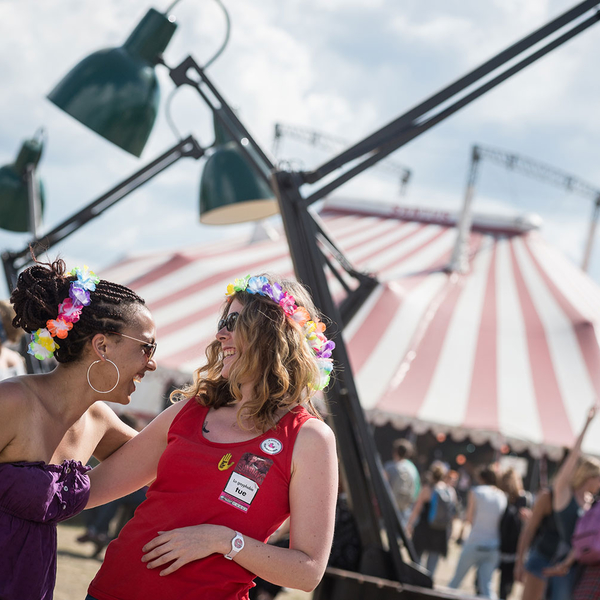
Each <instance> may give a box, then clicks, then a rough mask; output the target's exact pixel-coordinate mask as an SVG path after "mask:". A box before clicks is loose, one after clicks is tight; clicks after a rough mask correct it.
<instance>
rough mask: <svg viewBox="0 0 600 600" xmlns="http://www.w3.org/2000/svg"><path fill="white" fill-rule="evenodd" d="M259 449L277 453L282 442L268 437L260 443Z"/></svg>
mask: <svg viewBox="0 0 600 600" xmlns="http://www.w3.org/2000/svg"><path fill="white" fill-rule="evenodd" d="M260 449H261V450H262V451H263V452H266V453H267V454H279V453H280V452H281V451H282V450H283V444H282V443H281V442H280V441H279V440H276V439H275V438H269V439H268V440H265V441H264V442H262V443H261V445H260Z"/></svg>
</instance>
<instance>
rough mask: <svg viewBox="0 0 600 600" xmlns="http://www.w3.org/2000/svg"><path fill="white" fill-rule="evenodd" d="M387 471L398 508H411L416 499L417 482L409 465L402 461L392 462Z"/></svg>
mask: <svg viewBox="0 0 600 600" xmlns="http://www.w3.org/2000/svg"><path fill="white" fill-rule="evenodd" d="M386 473H387V475H388V479H389V481H390V486H391V488H392V492H393V493H394V498H395V499H396V504H397V506H398V509H399V510H401V511H403V510H406V509H407V508H410V507H411V506H412V505H413V503H414V501H415V496H416V493H415V492H416V491H417V483H416V481H415V479H414V477H413V474H412V473H411V472H410V469H409V467H408V466H407V465H406V464H402V463H390V464H388V465H387V467H386Z"/></svg>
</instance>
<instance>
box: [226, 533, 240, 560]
mask: <svg viewBox="0 0 600 600" xmlns="http://www.w3.org/2000/svg"><path fill="white" fill-rule="evenodd" d="M243 547H244V536H243V535H242V534H241V533H240V532H239V531H236V532H235V535H234V536H233V539H232V540H231V550H230V551H229V552H228V553H227V554H224V555H223V556H224V557H225V558H226V559H227V560H233V557H234V556H235V555H236V554H237V553H238V552H239V551H240V550H242V548H243Z"/></svg>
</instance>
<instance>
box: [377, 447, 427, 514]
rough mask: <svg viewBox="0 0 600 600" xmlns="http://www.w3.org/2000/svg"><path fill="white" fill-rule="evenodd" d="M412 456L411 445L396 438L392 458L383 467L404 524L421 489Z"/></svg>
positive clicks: (412, 449)
mask: <svg viewBox="0 0 600 600" xmlns="http://www.w3.org/2000/svg"><path fill="white" fill-rule="evenodd" d="M413 456H414V448H413V445H412V444H411V443H410V442H409V441H408V440H406V439H403V438H400V439H397V440H395V441H394V445H393V450H392V460H391V461H389V462H387V463H386V464H385V467H384V470H385V474H386V476H387V478H388V481H389V482H390V487H391V488H392V492H393V494H394V499H395V500H396V506H397V507H398V512H399V513H400V519H401V521H402V525H404V526H406V523H407V522H408V519H409V517H410V513H411V512H412V507H413V505H414V503H415V501H416V499H417V497H418V495H419V491H420V489H421V478H420V476H419V471H418V470H417V467H416V466H415V465H414V463H413V462H412V461H411V458H412V457H413Z"/></svg>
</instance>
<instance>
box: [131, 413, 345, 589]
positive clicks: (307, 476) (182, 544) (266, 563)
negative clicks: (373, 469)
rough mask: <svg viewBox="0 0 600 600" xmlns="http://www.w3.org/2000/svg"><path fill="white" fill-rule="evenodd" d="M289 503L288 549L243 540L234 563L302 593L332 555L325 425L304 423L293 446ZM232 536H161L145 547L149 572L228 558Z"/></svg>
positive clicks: (223, 531) (198, 529) (215, 529)
mask: <svg viewBox="0 0 600 600" xmlns="http://www.w3.org/2000/svg"><path fill="white" fill-rule="evenodd" d="M292 462H293V466H292V477H291V483H290V489H289V497H290V547H289V548H277V547H275V546H270V545H268V544H264V543H263V542H261V541H259V540H255V539H252V538H250V537H248V536H246V535H244V542H245V545H244V549H243V550H242V551H241V552H239V554H237V555H236V556H235V558H234V560H235V561H236V562H237V563H238V564H240V565H241V566H242V567H244V568H245V569H248V570H249V571H251V572H252V573H254V574H256V575H258V576H259V577H261V578H262V579H265V580H267V581H270V582H272V583H275V584H277V585H280V586H283V587H289V588H295V589H301V590H305V591H311V590H313V589H314V588H315V587H316V585H317V584H318V583H319V581H320V580H321V578H322V576H323V573H324V572H325V567H326V566H327V559H328V557H329V552H330V550H331V542H332V539H333V528H334V521H335V503H336V498H337V490H338V472H337V456H336V449H335V438H334V436H333V432H332V431H331V429H329V427H327V425H325V424H324V423H322V422H321V421H317V420H316V419H311V420H310V421H308V422H306V423H305V424H304V425H303V426H302V428H301V430H300V433H299V434H298V438H297V439H296V443H295V445H294V454H293V461H292ZM234 533H235V532H234V530H233V529H230V528H229V527H225V526H221V525H197V526H192V527H183V528H181V529H175V530H173V531H168V532H162V533H161V534H160V535H159V536H158V537H156V538H154V540H152V541H151V542H149V543H148V544H146V546H144V548H143V550H144V552H146V554H145V556H144V558H143V560H144V561H145V562H147V563H148V567H149V568H151V569H152V568H160V567H163V566H165V565H167V564H168V563H170V564H169V566H168V567H167V568H165V569H163V570H162V571H161V575H168V574H170V573H173V572H174V571H176V570H177V569H179V567H181V566H183V565H184V564H186V563H188V562H190V561H192V560H198V559H201V558H204V557H205V556H208V555H210V554H213V553H219V554H227V553H228V552H229V550H230V549H231V540H232V538H233V536H234Z"/></svg>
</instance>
